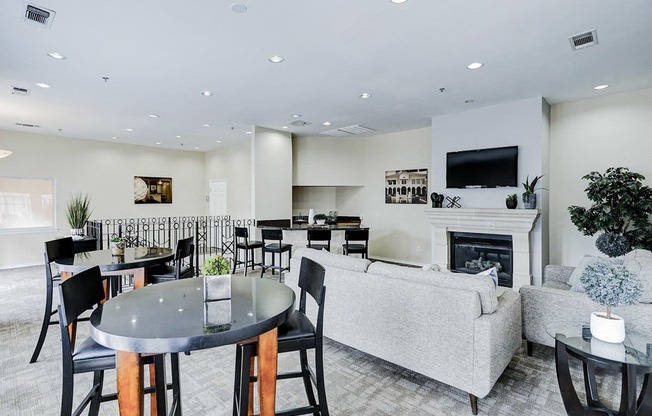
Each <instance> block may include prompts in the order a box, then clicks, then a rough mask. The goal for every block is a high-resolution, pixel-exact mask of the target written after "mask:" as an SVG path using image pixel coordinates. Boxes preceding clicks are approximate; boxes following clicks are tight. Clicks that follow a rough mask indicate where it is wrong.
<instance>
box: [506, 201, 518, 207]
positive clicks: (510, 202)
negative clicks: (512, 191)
mask: <svg viewBox="0 0 652 416" xmlns="http://www.w3.org/2000/svg"><path fill="white" fill-rule="evenodd" d="M505 205H506V206H507V209H514V208H516V205H518V201H517V200H516V199H506V200H505Z"/></svg>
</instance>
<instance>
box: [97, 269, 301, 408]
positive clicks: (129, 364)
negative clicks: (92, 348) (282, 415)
mask: <svg viewBox="0 0 652 416" xmlns="http://www.w3.org/2000/svg"><path fill="white" fill-rule="evenodd" d="M227 279H230V281H231V298H230V299H227V300H216V301H208V302H205V301H204V278H203V277H197V278H192V279H183V280H177V281H172V282H167V283H161V284H157V285H151V286H147V287H144V288H142V289H138V290H133V291H131V292H127V293H123V294H121V295H119V296H117V297H115V298H112V299H111V300H109V301H107V302H105V303H104V304H102V305H101V306H99V307H98V308H97V309H96V310H95V311H93V313H92V315H91V337H92V338H93V339H94V340H95V341H96V342H98V343H99V344H102V345H104V346H106V347H108V348H112V349H115V350H116V358H117V362H116V367H117V378H118V400H119V402H120V403H119V406H120V412H121V414H129V415H141V414H142V409H143V395H142V389H143V385H142V366H141V365H140V354H149V353H154V354H164V353H174V352H181V351H192V350H199V349H205V348H212V347H217V346H220V345H227V344H233V343H236V342H239V341H244V340H249V339H253V340H255V339H256V338H257V339H258V343H259V348H258V351H259V356H258V373H259V381H260V383H259V388H260V389H261V394H260V396H261V398H260V403H261V415H267V414H274V404H275V403H274V400H275V396H276V387H275V386H276V360H277V327H278V326H280V325H281V324H282V323H284V322H285V321H286V320H287V319H288V317H289V316H290V315H291V313H292V312H293V311H294V302H295V294H294V291H293V290H292V289H290V288H289V287H287V286H285V285H284V284H281V283H278V282H276V281H272V280H269V279H261V278H258V277H255V278H254V277H246V276H233V277H227Z"/></svg>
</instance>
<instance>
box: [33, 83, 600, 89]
mask: <svg viewBox="0 0 652 416" xmlns="http://www.w3.org/2000/svg"><path fill="white" fill-rule="evenodd" d="M37 85H38V84H37ZM605 88H609V85H608V84H602V85H597V86H595V87H593V89H594V90H603V89H605Z"/></svg>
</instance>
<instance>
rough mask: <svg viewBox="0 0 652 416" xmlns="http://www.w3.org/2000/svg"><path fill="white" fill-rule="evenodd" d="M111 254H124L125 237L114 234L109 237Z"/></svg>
mask: <svg viewBox="0 0 652 416" xmlns="http://www.w3.org/2000/svg"><path fill="white" fill-rule="evenodd" d="M109 247H110V248H111V254H112V255H114V256H123V255H124V254H125V239H124V238H122V237H119V236H117V235H114V236H112V237H111V239H109Z"/></svg>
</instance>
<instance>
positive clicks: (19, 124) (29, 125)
mask: <svg viewBox="0 0 652 416" xmlns="http://www.w3.org/2000/svg"><path fill="white" fill-rule="evenodd" d="M16 125H17V126H21V127H35V128H40V127H41V126H39V125H38V124H28V123H16Z"/></svg>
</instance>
